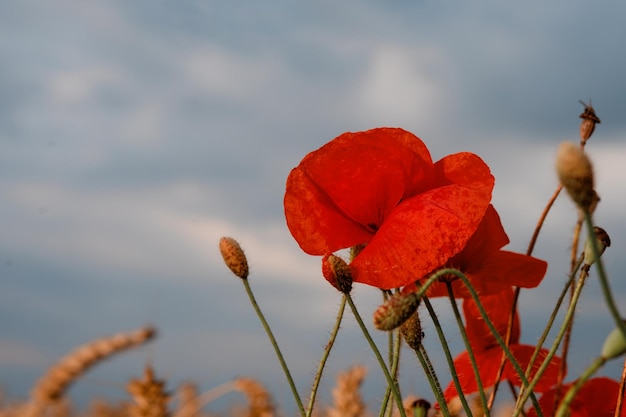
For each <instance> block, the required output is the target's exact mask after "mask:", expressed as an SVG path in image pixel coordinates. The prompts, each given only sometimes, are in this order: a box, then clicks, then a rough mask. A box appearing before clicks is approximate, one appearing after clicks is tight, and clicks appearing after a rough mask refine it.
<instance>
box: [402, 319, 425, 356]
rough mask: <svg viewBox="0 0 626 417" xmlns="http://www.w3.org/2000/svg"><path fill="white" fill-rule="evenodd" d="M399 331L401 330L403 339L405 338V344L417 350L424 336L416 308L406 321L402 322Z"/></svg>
mask: <svg viewBox="0 0 626 417" xmlns="http://www.w3.org/2000/svg"><path fill="white" fill-rule="evenodd" d="M400 332H402V336H404V340H406V343H407V345H409V346H410V347H411V349H413V350H418V349H419V348H420V346H421V345H422V339H423V338H424V332H423V331H422V322H421V321H420V316H419V313H418V311H417V310H415V313H413V314H412V315H411V317H409V318H408V319H407V321H405V322H404V323H402V327H400Z"/></svg>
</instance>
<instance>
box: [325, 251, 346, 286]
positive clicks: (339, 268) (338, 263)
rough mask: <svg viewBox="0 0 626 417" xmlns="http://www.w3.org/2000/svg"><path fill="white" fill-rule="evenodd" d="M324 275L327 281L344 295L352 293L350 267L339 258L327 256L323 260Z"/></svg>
mask: <svg viewBox="0 0 626 417" xmlns="http://www.w3.org/2000/svg"><path fill="white" fill-rule="evenodd" d="M322 274H323V275H324V278H326V281H328V282H330V284H331V285H332V286H333V287H335V288H336V289H337V290H339V291H340V292H342V293H344V294H349V293H350V291H352V272H350V267H349V266H348V264H347V263H346V261H344V260H343V259H341V258H340V257H338V256H335V255H327V256H324V258H323V259H322Z"/></svg>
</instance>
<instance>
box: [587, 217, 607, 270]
mask: <svg viewBox="0 0 626 417" xmlns="http://www.w3.org/2000/svg"><path fill="white" fill-rule="evenodd" d="M593 232H594V235H595V239H596V244H597V245H598V256H602V254H603V253H604V251H605V249H606V248H608V247H609V246H611V238H610V237H609V234H608V233H607V232H606V230H604V229H603V228H601V227H598V226H594V228H593ZM595 261H596V257H595V255H594V254H593V247H592V245H591V240H590V239H589V237H587V240H586V241H585V251H584V253H583V263H584V264H585V265H586V266H587V267H590V266H591V265H593V263H594V262H595Z"/></svg>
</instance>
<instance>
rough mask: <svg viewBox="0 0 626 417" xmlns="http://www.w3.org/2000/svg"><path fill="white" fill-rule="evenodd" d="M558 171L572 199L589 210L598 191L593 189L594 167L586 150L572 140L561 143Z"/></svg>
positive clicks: (558, 154)
mask: <svg viewBox="0 0 626 417" xmlns="http://www.w3.org/2000/svg"><path fill="white" fill-rule="evenodd" d="M556 172H557V174H558V176H559V180H560V181H561V184H563V186H564V187H565V189H566V190H567V192H568V193H569V195H570V197H572V200H574V202H575V203H576V204H577V205H578V206H579V207H580V208H582V209H584V210H585V211H589V209H590V208H591V206H592V205H593V203H594V200H595V199H596V193H595V192H594V190H593V168H592V166H591V161H590V160H589V158H588V157H587V155H586V154H585V152H584V151H583V150H582V149H580V147H579V146H576V145H574V144H573V143H571V142H563V143H561V145H560V146H559V149H558V151H557V154H556Z"/></svg>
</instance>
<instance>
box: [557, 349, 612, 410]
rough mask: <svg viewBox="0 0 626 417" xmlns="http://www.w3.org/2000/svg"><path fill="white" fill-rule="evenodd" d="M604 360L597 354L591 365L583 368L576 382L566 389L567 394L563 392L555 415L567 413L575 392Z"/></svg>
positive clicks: (576, 392) (596, 370)
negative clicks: (583, 370) (561, 400)
mask: <svg viewBox="0 0 626 417" xmlns="http://www.w3.org/2000/svg"><path fill="white" fill-rule="evenodd" d="M606 361H607V359H606V358H604V357H602V356H599V357H597V358H596V360H594V361H593V363H592V364H591V365H589V367H588V368H587V369H585V372H583V373H582V375H581V376H580V378H578V380H576V383H575V384H574V385H572V386H571V387H570V389H569V390H568V391H567V394H565V397H564V398H563V402H562V403H561V405H560V406H559V409H558V410H557V412H556V417H564V416H566V415H567V414H568V409H569V406H570V404H571V403H572V401H573V400H574V398H575V397H576V394H578V391H580V389H581V388H582V387H583V385H585V382H587V381H588V380H589V378H591V377H592V376H593V374H595V373H596V372H598V369H600V368H601V367H602V366H603V365H604V364H605V363H606Z"/></svg>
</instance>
